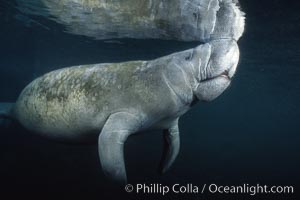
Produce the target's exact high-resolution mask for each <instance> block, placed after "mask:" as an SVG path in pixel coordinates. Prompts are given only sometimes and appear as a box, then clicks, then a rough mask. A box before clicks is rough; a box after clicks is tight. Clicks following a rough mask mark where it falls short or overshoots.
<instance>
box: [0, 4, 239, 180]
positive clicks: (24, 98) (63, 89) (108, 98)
mask: <svg viewBox="0 0 300 200" xmlns="http://www.w3.org/2000/svg"><path fill="white" fill-rule="evenodd" d="M74 1H75V0H74ZM128 1H129V0H128ZM61 2H64V1H61ZM76 2H77V1H76ZM78 2H93V1H78ZM95 2H96V1H95ZM99 2H100V1H99ZM141 2H142V1H141ZM164 2H165V1H164ZM186 2H190V1H186ZM197 2H202V1H197ZM212 2H214V1H213V0H212V1H211V3H212ZM229 2H231V1H221V0H220V1H218V3H219V5H220V6H221V7H220V8H219V9H218V12H217V15H216V17H217V20H215V21H214V20H212V21H211V23H214V22H215V25H214V26H213V27H214V29H213V30H214V31H213V34H210V35H209V36H210V37H209V38H202V39H205V40H208V41H206V43H205V44H202V45H199V46H197V47H196V48H193V49H189V50H185V51H182V52H177V53H174V54H171V55H168V56H164V57H161V58H158V59H155V60H150V61H131V62H123V63H103V64H94V65H82V66H75V67H70V68H64V69H59V70H56V71H53V72H50V73H48V74H45V75H44V76H42V77H40V78H37V79H36V80H34V81H33V82H32V83H30V84H29V85H28V86H27V87H26V88H25V89H24V90H23V91H22V93H21V94H20V96H19V98H18V100H17V101H16V103H2V104H0V117H2V118H13V119H15V120H17V121H19V122H20V123H21V124H22V125H23V126H24V127H26V128H27V129H29V130H31V131H33V132H36V133H38V134H41V135H44V136H46V137H50V138H54V139H58V140H62V141H72V142H76V141H77V142H84V141H87V140H98V149H99V156H100V160H101V165H102V169H103V171H104V173H105V174H106V175H107V176H108V177H110V178H111V179H112V180H115V181H117V182H120V183H125V182H126V181H127V176H126V170H125V163H124V153H123V148H124V143H125V141H126V140H127V138H128V137H129V136H130V135H132V134H136V133H138V132H141V131H144V130H163V132H164V139H165V143H164V144H165V145H166V146H165V148H164V149H165V151H164V154H163V157H162V161H161V164H160V170H161V172H165V171H166V170H168V169H169V168H170V166H171V165H172V163H173V162H174V160H175V158H176V156H177V154H178V152H179V147H180V139H179V128H178V120H179V118H180V117H181V116H182V115H183V114H184V113H186V112H187V111H188V110H189V109H190V108H191V107H192V105H194V104H195V103H196V102H199V101H200V102H201V101H211V100H213V99H215V98H217V97H218V96H219V95H220V94H222V92H223V91H225V89H226V88H227V87H228V86H229V84H230V82H231V79H232V77H233V75H234V73H235V71H236V67H237V64H238V60H239V48H238V45H237V39H238V38H239V36H240V35H241V34H242V32H243V30H244V15H243V13H242V12H240V11H239V9H238V7H237V6H236V4H235V3H232V2H231V3H229ZM145 5H147V4H145ZM212 5H213V4H212ZM222 6H223V7H222ZM112 18H113V17H112ZM111 20H112V19H111ZM203 23H204V22H203ZM202 25H203V27H206V26H210V25H211V24H208V25H206V24H205V23H204V24H199V27H201V26H202ZM204 29H205V28H204ZM204 29H203V30H204ZM120 33H121V32H120ZM170 33H171V32H170ZM204 35H205V34H204ZM188 37H189V36H187V37H186V38H188ZM205 37H206V36H205ZM183 38H184V37H182V38H181V39H183Z"/></svg>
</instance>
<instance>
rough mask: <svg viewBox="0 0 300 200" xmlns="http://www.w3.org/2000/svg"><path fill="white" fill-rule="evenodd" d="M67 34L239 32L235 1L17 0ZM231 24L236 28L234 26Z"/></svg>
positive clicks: (182, 36)
mask: <svg viewBox="0 0 300 200" xmlns="http://www.w3.org/2000/svg"><path fill="white" fill-rule="evenodd" d="M17 3H18V8H19V10H20V11H22V12H23V13H26V14H30V15H42V16H45V17H48V18H51V19H53V20H55V21H56V22H58V23H60V24H62V25H64V27H65V29H66V31H67V32H69V33H73V34H77V35H84V36H88V37H92V38H96V39H100V40H103V39H112V38H135V39H144V38H147V39H149V38H153V39H168V40H181V41H200V42H207V41H211V40H212V39H214V38H228V37H230V38H234V39H235V40H238V39H239V38H240V37H241V35H242V33H243V28H244V26H243V25H242V24H243V18H242V17H240V16H242V15H243V12H241V11H240V9H239V7H238V1H237V0H17ZM232 28H233V29H234V32H233V31H232Z"/></svg>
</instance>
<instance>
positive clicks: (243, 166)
mask: <svg viewBox="0 0 300 200" xmlns="http://www.w3.org/2000/svg"><path fill="white" fill-rule="evenodd" d="M0 2H1V3H0V91H1V92H0V101H1V102H13V101H15V100H16V98H17V96H18V95H19V93H20V92H21V90H22V89H23V88H24V87H25V86H26V85H27V84H28V83H29V82H31V81H32V80H33V79H34V78H36V77H37V76H40V75H42V74H43V73H45V72H48V71H51V70H53V69H59V68H62V67H66V66H72V65H78V64H89V63H100V62H118V61H126V60H135V59H147V60H148V59H153V58H157V57H159V56H163V55H167V54H169V53H172V52H175V51H181V50H184V49H187V48H192V47H195V46H196V45H197V44H198V43H184V42H176V41H158V40H150V41H149V40H144V41H139V40H123V41H122V42H123V44H111V43H104V42H103V41H95V40H92V39H90V38H86V37H81V36H74V35H70V34H65V33H63V27H62V26H61V25H58V24H56V23H54V22H51V21H48V20H47V19H43V18H38V17H32V16H30V17H31V19H34V20H37V21H38V22H39V23H41V24H44V25H46V26H47V28H45V27H42V26H40V25H34V26H32V27H27V26H26V23H27V24H28V20H27V21H26V20H25V19H24V17H20V16H19V17H17V18H18V19H16V17H15V16H16V15H17V14H19V13H18V11H17V10H16V9H15V8H14V2H13V1H6V0H0ZM240 3H241V5H242V7H243V10H244V11H245V12H246V13H247V21H246V22H247V25H246V31H245V34H244V36H243V38H242V39H241V40H240V41H239V46H240V50H241V59H240V65H239V68H238V71H237V74H236V77H235V78H234V81H233V82H232V86H231V87H230V89H229V90H227V91H226V92H225V93H224V94H223V95H222V96H221V97H219V98H218V99H217V100H215V101H214V102H211V103H206V104H199V105H197V106H195V107H194V108H193V109H192V110H191V111H190V112H189V113H187V114H186V115H185V116H183V117H182V119H181V121H180V130H181V141H182V142H181V152H180V155H179V157H178V158H177V160H176V162H175V164H174V166H173V167H172V169H171V170H170V171H169V172H168V173H167V174H165V175H164V176H159V175H158V174H157V173H156V169H157V165H158V163H159V159H160V155H161V151H162V141H161V134H160V133H159V132H151V133H148V134H143V135H138V136H135V137H132V138H130V139H129V140H128V142H127V143H126V147H125V154H126V165H127V175H128V177H129V182H130V183H144V182H146V183H149V184H150V183H161V184H166V185H172V184H174V183H181V184H185V183H193V184H194V185H202V184H204V183H206V184H210V183H217V184H220V185H222V184H223V185H240V184H243V183H248V184H254V185H256V184H258V183H260V184H263V185H264V184H267V185H271V186H272V185H292V186H294V187H295V192H296V194H295V195H274V196H273V195H265V196H263V197H264V199H284V198H288V199H296V195H297V194H298V195H299V193H300V170H299V169H300V158H299V156H300V127H299V124H300V48H299V46H300V37H299V35H300V14H299V8H300V6H299V3H298V2H297V1H289V0H287V1H283V0H281V1H280V0H273V1H259V0H249V1H246V0H240ZM20 19H21V20H20ZM22 20H23V21H22ZM32 23H33V24H35V23H34V22H32ZM48 29H49V30H48ZM0 136H1V137H0V199H4V198H1V196H3V195H10V196H11V198H10V199H13V198H14V197H17V196H18V197H23V198H26V197H30V198H31V199H32V198H39V199H47V198H49V199H74V198H77V197H84V199H107V198H108V197H112V196H113V197H120V199H135V198H137V199H144V198H148V199H157V198H161V196H155V195H150V196H138V195H137V196H136V195H133V194H126V193H125V192H123V190H122V188H115V187H114V186H113V185H111V184H109V183H108V181H107V180H106V179H105V177H104V175H103V173H102V171H101V169H100V164H99V159H98V153H97V146H76V145H65V144H57V143H54V142H52V141H48V140H46V139H44V138H40V137H38V136H35V135H32V134H31V133H29V132H28V131H26V130H24V129H23V128H22V127H20V126H19V125H15V126H14V127H13V128H0ZM208 196H209V198H210V199H216V198H217V196H216V195H208ZM227 197H232V199H235V198H236V197H237V196H228V195H225V196H222V199H224V198H227ZM246 197H247V196H246ZM170 198H178V199H203V198H204V196H203V195H191V194H189V195H185V196H184V195H182V196H180V195H179V196H175V197H165V198H164V199H170ZM26 199H27V198H26Z"/></svg>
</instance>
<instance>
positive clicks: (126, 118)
mask: <svg viewBox="0 0 300 200" xmlns="http://www.w3.org/2000/svg"><path fill="white" fill-rule="evenodd" d="M139 127H140V121H139V120H138V118H137V117H136V116H134V115H132V114H130V113H127V112H119V113H115V114H112V115H111V116H110V117H109V118H108V120H107V121H106V123H105V125H104V127H103V129H102V131H101V133H100V136H99V140H98V145H99V156H100V161H101V165H102V169H103V171H104V173H105V175H107V176H108V177H109V178H110V179H112V181H116V182H118V183H120V184H125V183H126V182H127V177H126V169H125V163H124V143H125V141H126V139H127V137H128V136H129V135H130V134H132V133H134V132H136V131H137V130H138V128H139Z"/></svg>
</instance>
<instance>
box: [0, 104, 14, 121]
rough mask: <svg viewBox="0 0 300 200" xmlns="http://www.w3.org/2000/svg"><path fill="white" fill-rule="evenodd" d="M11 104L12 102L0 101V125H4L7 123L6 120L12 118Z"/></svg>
mask: <svg viewBox="0 0 300 200" xmlns="http://www.w3.org/2000/svg"><path fill="white" fill-rule="evenodd" d="M13 106H14V103H0V126H2V125H6V124H7V123H6V122H8V121H10V120H12V119H13V116H12V108H13ZM7 119H8V120H7Z"/></svg>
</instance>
